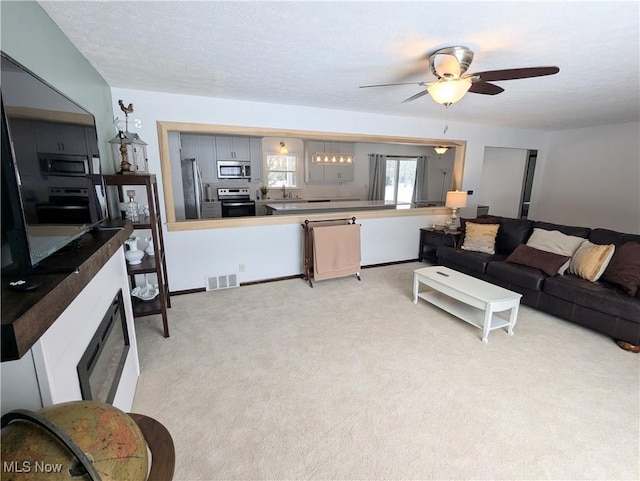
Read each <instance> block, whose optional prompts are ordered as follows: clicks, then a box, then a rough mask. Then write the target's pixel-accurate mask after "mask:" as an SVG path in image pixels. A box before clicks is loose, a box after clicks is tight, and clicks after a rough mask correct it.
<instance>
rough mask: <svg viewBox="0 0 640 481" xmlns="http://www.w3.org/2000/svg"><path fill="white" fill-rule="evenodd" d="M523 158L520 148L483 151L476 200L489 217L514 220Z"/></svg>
mask: <svg viewBox="0 0 640 481" xmlns="http://www.w3.org/2000/svg"><path fill="white" fill-rule="evenodd" d="M527 155H528V151H527V150H523V149H499V148H495V147H487V148H486V149H485V154H484V163H483V165H482V182H481V184H480V193H479V195H478V198H479V199H480V202H479V204H482V205H488V206H489V213H490V214H493V215H500V216H503V217H518V215H519V213H520V202H521V199H522V188H523V181H524V171H525V165H526V162H527Z"/></svg>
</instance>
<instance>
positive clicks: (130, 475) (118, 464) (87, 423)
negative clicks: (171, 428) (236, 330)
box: [2, 401, 149, 481]
mask: <svg viewBox="0 0 640 481" xmlns="http://www.w3.org/2000/svg"><path fill="white" fill-rule="evenodd" d="M37 414H40V415H41V416H43V417H45V418H46V419H47V420H49V421H50V422H52V423H53V424H54V425H56V426H57V427H58V428H60V429H61V430H62V431H63V432H64V433H65V434H67V435H68V436H69V437H70V438H71V440H72V441H73V442H74V443H75V444H76V445H77V446H78V447H79V448H80V450H81V451H83V452H84V453H86V454H87V455H88V457H89V459H90V460H92V461H93V465H94V467H95V469H96V471H97V472H98V474H99V475H100V478H101V479H102V481H110V480H113V481H123V480H126V481H145V480H146V479H147V472H148V467H149V460H148V454H147V445H146V442H145V439H144V437H143V435H142V432H141V431H140V429H139V428H138V425H137V424H136V423H135V421H134V420H133V419H131V417H129V416H128V415H127V414H125V413H124V412H122V411H121V410H119V409H117V408H115V407H113V406H111V405H109V404H104V403H100V402H96V401H73V402H67V403H61V404H55V405H53V406H50V407H46V408H42V409H40V410H39V411H37ZM2 467H3V469H2V479H3V481H10V480H15V481H18V480H20V481H31V480H42V479H47V480H49V479H51V480H54V479H55V480H70V481H71V480H79V479H83V480H88V479H91V478H90V477H89V476H88V475H86V474H82V471H83V468H82V466H81V464H80V463H79V461H78V460H77V459H76V457H75V456H74V455H73V454H72V453H71V452H70V451H69V450H68V449H67V448H66V447H65V446H64V445H63V444H62V442H61V441H59V440H58V439H57V438H56V437H55V436H53V435H52V434H51V433H49V432H48V431H47V430H46V429H45V428H43V427H40V426H38V425H36V424H33V423H31V422H29V421H23V420H16V421H13V422H11V423H10V424H8V425H7V426H6V427H5V428H3V429H2Z"/></svg>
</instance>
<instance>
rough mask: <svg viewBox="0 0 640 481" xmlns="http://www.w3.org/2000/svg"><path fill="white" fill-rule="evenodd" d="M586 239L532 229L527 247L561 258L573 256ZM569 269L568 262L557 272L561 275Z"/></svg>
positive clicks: (557, 232) (552, 231) (555, 231)
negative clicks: (558, 255) (557, 255)
mask: <svg viewBox="0 0 640 481" xmlns="http://www.w3.org/2000/svg"><path fill="white" fill-rule="evenodd" d="M585 240H586V239H585V238H584V237H576V236H572V235H566V234H563V233H562V232H560V231H558V230H544V229H539V228H534V229H533V234H531V237H529V240H528V241H527V245H528V246H529V247H533V248H535V249H540V250H541V251H547V252H553V253H554V254H560V255H561V256H569V257H571V256H573V254H575V253H576V251H577V250H578V248H579V247H580V246H581V245H582V243H583V242H584V241H585ZM568 268H569V261H567V262H565V263H564V264H563V265H562V267H560V269H559V270H558V274H560V275H562V274H564V273H565V271H566V270H567V269H568Z"/></svg>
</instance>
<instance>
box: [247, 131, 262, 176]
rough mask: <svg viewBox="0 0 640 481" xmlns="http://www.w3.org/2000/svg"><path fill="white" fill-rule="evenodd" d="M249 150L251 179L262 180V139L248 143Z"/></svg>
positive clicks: (255, 139)
mask: <svg viewBox="0 0 640 481" xmlns="http://www.w3.org/2000/svg"><path fill="white" fill-rule="evenodd" d="M249 148H250V149H251V178H252V179H254V180H262V176H263V175H264V174H263V165H262V163H263V162H264V155H263V153H262V139H260V138H252V139H251V140H250V141H249Z"/></svg>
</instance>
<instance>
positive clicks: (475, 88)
mask: <svg viewBox="0 0 640 481" xmlns="http://www.w3.org/2000/svg"><path fill="white" fill-rule="evenodd" d="M469 92H473V93H474V94H484V95H498V94H499V93H502V92H504V89H503V88H502V87H499V86H498V85H494V84H490V83H489V82H483V81H479V82H473V83H472V84H471V87H470V88H469Z"/></svg>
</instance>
